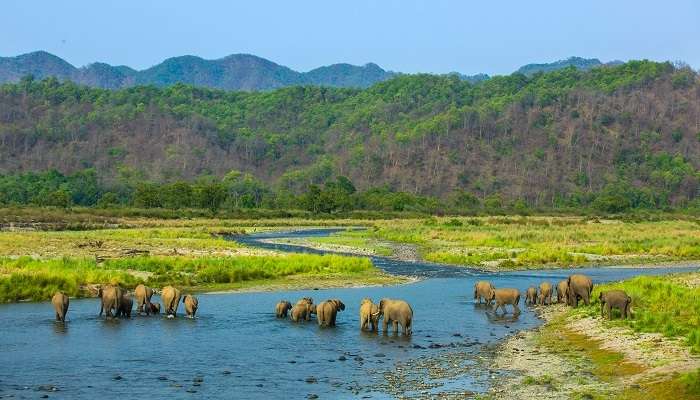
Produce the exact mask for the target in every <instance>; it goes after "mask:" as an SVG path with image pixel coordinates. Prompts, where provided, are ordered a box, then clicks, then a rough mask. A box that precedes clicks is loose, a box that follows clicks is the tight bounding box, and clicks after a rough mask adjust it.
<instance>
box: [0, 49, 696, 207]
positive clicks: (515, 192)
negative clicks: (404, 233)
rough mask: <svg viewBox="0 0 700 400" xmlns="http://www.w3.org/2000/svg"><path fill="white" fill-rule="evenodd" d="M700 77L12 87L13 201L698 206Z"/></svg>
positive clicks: (8, 148)
mask: <svg viewBox="0 0 700 400" xmlns="http://www.w3.org/2000/svg"><path fill="white" fill-rule="evenodd" d="M699 168H700V81H699V79H698V75H697V73H696V72H694V71H693V70H691V69H690V68H688V67H686V66H682V65H673V64H671V63H657V62H651V61H630V62H627V63H624V64H621V65H614V66H601V67H596V68H592V69H590V70H587V71H582V70H578V69H576V68H574V67H570V68H565V69H562V70H558V71H552V72H547V73H537V74H534V75H532V76H526V75H523V74H520V73H516V74H512V75H509V76H496V77H492V78H489V79H487V80H484V81H482V82H477V83H470V82H466V81H463V80H460V79H459V78H458V77H457V76H437V75H426V74H419V75H402V76H398V77H396V78H393V79H391V80H388V81H385V82H381V83H378V84H375V85H373V86H371V87H369V88H367V89H341V88H323V87H312V86H297V87H289V88H283V89H278V90H274V91H269V92H256V93H251V92H225V91H220V90H213V89H205V88H197V87H192V86H186V85H182V84H177V85H174V86H170V87H165V88H157V87H153V86H138V87H133V88H128V89H120V90H106V89H96V88H88V87H84V86H79V85H76V84H74V83H71V82H59V81H58V80H56V79H53V78H47V79H44V80H41V81H37V80H34V79H33V78H32V77H31V76H28V77H25V78H24V79H22V80H21V81H20V82H19V83H16V84H5V85H2V86H0V204H6V205H14V204H20V205H21V204H32V205H50V206H59V207H67V206H71V205H81V206H115V205H128V206H136V207H144V208H170V209H182V208H204V209H210V210H212V211H217V210H219V209H221V208H228V209H237V208H284V209H291V208H299V209H306V210H309V211H311V212H315V213H333V212H338V211H347V210H384V211H423V212H439V211H455V210H457V211H460V210H461V211H464V210H495V211H498V210H506V209H507V210H516V211H518V210H519V211H523V212H525V211H526V210H529V209H554V208H567V207H573V208H580V207H587V208H591V209H595V210H600V211H605V212H622V211H626V210H630V209H665V208H669V207H673V208H686V207H694V208H698V194H699V181H700V173H699Z"/></svg>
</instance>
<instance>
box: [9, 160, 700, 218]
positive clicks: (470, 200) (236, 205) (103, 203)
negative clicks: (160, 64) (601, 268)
mask: <svg viewBox="0 0 700 400" xmlns="http://www.w3.org/2000/svg"><path fill="white" fill-rule="evenodd" d="M18 205H20V206H22V205H30V206H40V207H42V206H48V207H60V208H68V207H71V206H84V207H97V208H113V207H136V208H145V209H168V210H184V209H201V210H207V211H209V212H211V213H213V214H216V213H218V212H220V211H235V210H245V209H268V210H304V211H308V212H310V213H312V214H318V215H320V214H343V213H347V212H350V211H357V210H365V211H379V212H413V213H429V214H444V213H453V214H475V213H480V212H486V213H516V214H529V213H531V212H537V211H553V210H562V211H566V210H578V211H583V210H582V208H587V209H589V210H591V211H599V212H605V213H622V212H627V211H630V210H664V209H670V208H671V204H670V202H669V200H668V197H665V196H663V195H662V194H660V193H658V192H656V191H653V190H649V189H640V188H636V187H634V186H632V185H629V184H620V185H607V186H606V187H605V188H603V190H601V191H599V192H596V193H590V194H586V195H573V196H571V197H568V198H562V199H560V200H559V201H558V202H557V203H555V204H554V205H553V206H551V207H534V206H533V205H532V204H528V203H527V202H526V201H525V200H524V199H515V200H508V199H506V198H505V197H504V196H502V195H500V194H492V195H489V196H486V197H485V198H480V197H478V196H476V195H474V194H472V193H469V192H467V191H464V190H461V189H457V190H453V191H452V192H450V193H449V194H448V195H447V196H445V197H443V198H438V197H434V196H419V195H414V194H411V193H407V192H400V191H395V190H392V189H390V188H389V187H377V188H371V189H367V190H362V191H358V190H357V188H356V187H355V185H354V184H353V183H352V181H350V179H349V178H347V177H345V176H336V177H334V178H333V179H329V180H328V181H327V182H326V183H325V184H323V185H316V184H311V185H309V186H308V187H307V188H306V190H303V191H300V192H298V193H295V192H291V191H289V190H286V189H284V188H281V187H271V186H269V185H267V184H265V183H264V182H262V181H260V180H259V179H256V178H255V177H253V176H252V175H250V174H244V173H241V172H239V171H231V172H229V173H228V174H226V175H225V176H224V178H223V179H217V178H215V177H212V176H203V177H200V178H199V179H196V180H194V181H191V182H188V181H176V182H172V183H153V182H137V183H133V184H122V185H111V186H110V185H106V184H104V183H101V182H100V180H99V178H98V176H97V174H96V173H95V171H94V170H92V169H86V170H83V171H80V172H77V173H75V174H71V175H63V174H61V173H60V172H57V171H55V170H52V171H47V172H43V173H25V174H15V175H0V206H18ZM683 208H692V209H696V210H700V199H695V200H694V201H692V202H689V203H687V204H685V205H684V207H683Z"/></svg>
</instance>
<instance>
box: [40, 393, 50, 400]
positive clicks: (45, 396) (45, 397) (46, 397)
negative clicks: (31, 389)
mask: <svg viewBox="0 0 700 400" xmlns="http://www.w3.org/2000/svg"><path fill="white" fill-rule="evenodd" d="M39 397H41V398H42V399H48V398H49V395H48V394H42V395H41V396H39Z"/></svg>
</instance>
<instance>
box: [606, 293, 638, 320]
mask: <svg viewBox="0 0 700 400" xmlns="http://www.w3.org/2000/svg"><path fill="white" fill-rule="evenodd" d="M598 299H599V300H600V317H601V318H603V317H604V316H605V315H604V314H603V310H605V311H607V312H608V319H612V309H613V308H617V309H618V310H620V314H621V316H622V319H626V318H627V317H628V316H631V314H630V306H631V305H632V298H631V297H629V296H628V295H627V293H625V292H624V291H623V290H608V291H607V292H600V295H599V296H598Z"/></svg>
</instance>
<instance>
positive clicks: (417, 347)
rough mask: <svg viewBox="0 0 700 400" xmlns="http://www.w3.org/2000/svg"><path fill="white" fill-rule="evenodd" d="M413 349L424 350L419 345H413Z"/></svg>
mask: <svg viewBox="0 0 700 400" xmlns="http://www.w3.org/2000/svg"><path fill="white" fill-rule="evenodd" d="M413 348H414V349H425V347H423V346H421V345H419V344H414V345H413Z"/></svg>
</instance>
